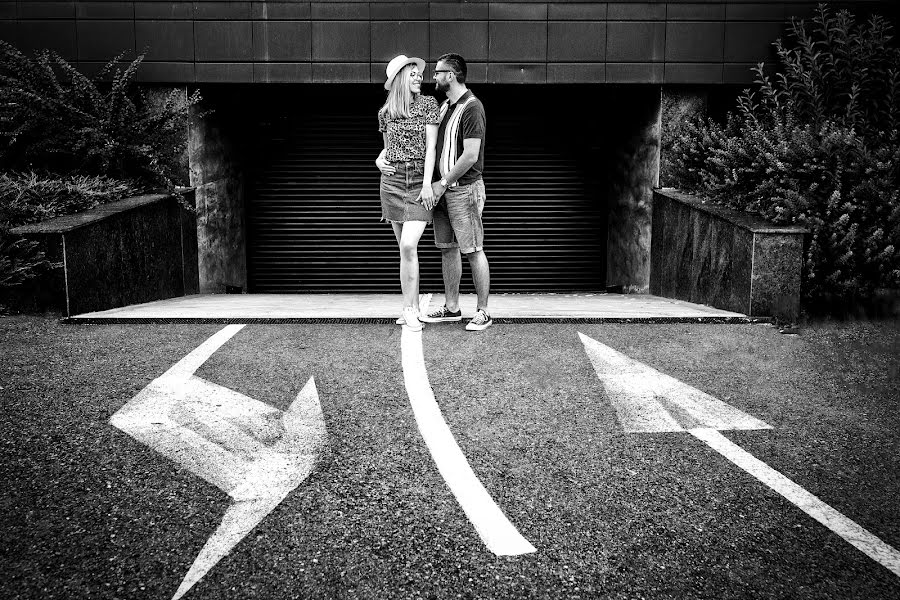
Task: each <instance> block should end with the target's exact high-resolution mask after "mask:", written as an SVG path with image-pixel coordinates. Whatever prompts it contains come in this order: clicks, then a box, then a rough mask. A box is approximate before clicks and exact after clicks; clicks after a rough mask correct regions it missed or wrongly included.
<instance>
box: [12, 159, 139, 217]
mask: <svg viewBox="0 0 900 600" xmlns="http://www.w3.org/2000/svg"><path fill="white" fill-rule="evenodd" d="M145 191H146V190H145V188H144V187H143V186H142V185H141V183H140V182H133V181H121V180H117V179H111V178H109V177H104V176H101V175H69V176H65V177H55V176H53V175H51V174H47V173H44V174H38V173H35V172H33V171H32V172H29V173H0V230H2V229H8V228H11V227H17V226H19V225H24V224H26V223H36V222H38V221H44V220H46V219H52V218H53V217H57V216H60V215H68V214H73V213H77V212H81V211H85V210H88V209H91V208H94V207H95V206H98V205H100V204H105V203H107V202H113V201H115V200H121V199H122V198H128V197H130V196H136V195H140V194H142V193H145Z"/></svg>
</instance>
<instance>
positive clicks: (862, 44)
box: [668, 5, 900, 305]
mask: <svg viewBox="0 0 900 600" xmlns="http://www.w3.org/2000/svg"><path fill="white" fill-rule="evenodd" d="M791 29H792V30H791V33H792V38H793V44H791V45H788V44H786V43H785V42H783V41H782V40H778V41H777V42H775V47H776V49H777V52H778V56H779V58H780V62H781V67H780V69H779V72H778V74H777V76H775V77H774V78H771V77H769V76H768V75H766V73H765V71H764V69H763V65H762V64H759V65H758V66H757V67H756V74H757V78H756V84H757V89H756V90H753V91H751V90H745V91H744V94H743V95H742V96H741V97H740V98H739V100H738V106H737V111H736V112H735V113H731V114H729V117H728V120H727V123H726V124H724V125H720V124H718V123H716V122H715V121H713V120H711V119H702V118H697V119H693V120H687V121H686V122H685V123H684V124H683V125H682V126H681V128H680V130H679V131H678V132H677V134H676V135H675V136H674V139H673V140H672V145H671V150H672V151H671V155H670V157H669V158H668V161H669V164H668V168H669V171H668V172H669V173H670V174H671V176H672V178H673V183H674V185H676V186H677V187H680V188H682V189H684V190H686V191H689V192H695V193H698V194H700V195H703V196H705V197H707V198H709V199H711V200H712V201H714V202H717V203H720V204H724V205H726V206H729V207H732V208H736V209H740V210H749V211H753V212H758V213H760V214H761V215H763V216H764V217H766V218H767V219H770V220H771V221H773V222H775V223H779V224H795V225H800V226H803V227H806V228H807V229H809V231H810V233H811V235H810V239H809V244H808V247H807V250H806V255H805V268H804V288H803V295H804V299H805V300H806V301H807V302H808V303H812V304H813V305H821V304H823V303H824V302H826V301H834V300H843V301H856V300H860V299H865V298H870V297H872V296H873V294H874V293H875V291H876V290H877V288H880V287H900V136H898V131H897V127H898V125H900V49H897V48H896V47H893V46H892V45H891V40H892V35H891V26H890V24H889V23H887V22H886V21H885V20H884V19H883V18H881V17H879V16H873V17H872V18H870V19H869V21H868V22H866V23H862V24H858V23H857V22H856V20H855V18H854V17H853V16H852V15H851V14H850V13H849V12H847V11H840V12H838V13H837V14H832V13H831V12H830V11H829V9H828V8H827V6H825V5H820V6H819V8H818V13H817V15H816V17H815V18H814V19H813V20H812V24H811V25H809V24H807V23H806V22H804V21H802V20H794V21H792V28H791Z"/></svg>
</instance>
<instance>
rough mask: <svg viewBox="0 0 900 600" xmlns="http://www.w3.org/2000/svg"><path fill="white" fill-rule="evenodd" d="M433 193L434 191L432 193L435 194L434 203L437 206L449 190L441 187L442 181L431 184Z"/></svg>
mask: <svg viewBox="0 0 900 600" xmlns="http://www.w3.org/2000/svg"><path fill="white" fill-rule="evenodd" d="M431 191H432V193H434V198H435V200H434V203H435V204H437V203H438V200H440V199H441V196H443V195H444V192H446V191H447V188H446V187H444V186H443V185H441V182H440V181H435V182H434V183H432V184H431Z"/></svg>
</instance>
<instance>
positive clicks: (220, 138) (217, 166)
mask: <svg viewBox="0 0 900 600" xmlns="http://www.w3.org/2000/svg"><path fill="white" fill-rule="evenodd" d="M209 109H213V111H212V112H209ZM239 150H240V136H239V135H238V133H237V125H236V124H235V123H234V120H233V118H229V111H227V110H224V111H218V110H216V106H215V101H214V100H208V99H204V101H203V103H201V104H200V105H198V106H195V107H194V109H193V110H192V115H191V126H190V143H189V154H190V179H191V185H192V186H194V187H195V188H196V190H197V261H198V268H199V273H200V293H202V294H209V293H223V292H224V291H225V288H226V286H235V287H239V288H241V289H242V290H243V291H244V292H246V291H247V243H246V235H247V234H246V231H247V228H246V214H245V208H244V178H243V172H242V165H241V162H242V161H241V156H240V151H239Z"/></svg>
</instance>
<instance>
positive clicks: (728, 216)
mask: <svg viewBox="0 0 900 600" xmlns="http://www.w3.org/2000/svg"><path fill="white" fill-rule="evenodd" d="M653 191H654V192H655V193H657V194H659V195H660V196H665V197H666V198H669V199H670V200H675V201H676V202H681V203H682V204H687V205H688V206H690V207H692V208H695V209H697V210H700V211H703V212H705V213H707V214H709V215H712V216H714V217H718V218H720V219H724V220H725V221H728V222H729V223H731V224H732V225H737V226H738V227H741V228H743V229H746V230H747V231H750V232H751V233H782V234H791V233H801V234H807V233H809V230H808V229H804V228H803V227H798V226H796V225H773V224H772V223H770V222H769V221H767V220H765V219H763V218H762V217H761V216H759V215H758V214H755V213H750V212H744V211H741V210H734V209H731V208H726V207H724V206H719V205H718V204H714V203H713V202H712V201H710V200H707V199H706V198H702V197H700V196H695V195H693V194H686V193H684V192H682V191H679V190H678V189H676V188H658V189H655V190H653Z"/></svg>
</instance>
